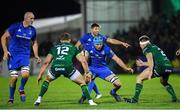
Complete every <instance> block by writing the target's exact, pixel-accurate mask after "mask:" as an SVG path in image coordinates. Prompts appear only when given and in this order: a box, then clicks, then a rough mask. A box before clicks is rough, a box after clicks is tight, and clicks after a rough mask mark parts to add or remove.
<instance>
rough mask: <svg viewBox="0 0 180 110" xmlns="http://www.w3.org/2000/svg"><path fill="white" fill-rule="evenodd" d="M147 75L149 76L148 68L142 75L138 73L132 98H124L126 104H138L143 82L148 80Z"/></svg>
mask: <svg viewBox="0 0 180 110" xmlns="http://www.w3.org/2000/svg"><path fill="white" fill-rule="evenodd" d="M148 75H149V68H146V69H145V70H144V71H143V72H142V73H140V74H139V75H138V76H137V81H136V87H135V93H134V96H133V98H124V100H125V101H126V102H128V103H137V102H138V100H139V96H140V93H141V91H142V88H143V81H144V80H147V79H148Z"/></svg>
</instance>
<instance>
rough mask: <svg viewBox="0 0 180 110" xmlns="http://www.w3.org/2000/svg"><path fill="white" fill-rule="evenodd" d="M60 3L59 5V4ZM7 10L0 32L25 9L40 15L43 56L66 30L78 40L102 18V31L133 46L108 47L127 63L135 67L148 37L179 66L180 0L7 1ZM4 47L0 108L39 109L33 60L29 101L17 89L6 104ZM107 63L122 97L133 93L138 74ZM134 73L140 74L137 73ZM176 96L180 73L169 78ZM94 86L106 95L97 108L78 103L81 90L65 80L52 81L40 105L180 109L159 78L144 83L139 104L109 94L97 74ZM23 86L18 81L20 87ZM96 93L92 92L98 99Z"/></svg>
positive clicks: (0, 63)
mask: <svg viewBox="0 0 180 110" xmlns="http://www.w3.org/2000/svg"><path fill="white" fill-rule="evenodd" d="M59 2H61V3H59ZM3 5H4V6H6V8H3V7H0V13H1V16H0V36H2V34H3V32H4V31H5V29H6V28H7V27H8V26H9V25H10V24H12V23H14V22H17V21H21V20H23V14H24V12H26V11H33V12H34V13H35V16H36V20H35V22H34V26H35V27H36V28H37V39H38V42H39V54H40V56H41V57H42V58H43V59H44V57H45V56H46V55H47V53H48V51H49V49H50V48H51V46H52V45H53V44H56V43H57V37H58V36H59V35H60V34H61V33H62V32H65V31H66V32H69V33H71V34H72V36H73V42H72V43H75V42H76V41H77V40H78V39H79V38H80V37H81V35H83V34H84V33H86V32H90V25H91V23H93V22H98V23H99V24H100V25H101V27H102V29H101V33H102V34H105V35H106V36H107V37H112V38H115V39H119V40H122V41H125V42H128V43H130V44H131V45H132V47H130V48H128V49H125V48H123V47H121V46H115V45H109V44H108V45H109V46H110V47H111V48H112V49H113V51H114V52H115V53H116V54H117V55H118V56H119V57H120V58H122V59H123V60H124V61H125V62H126V63H127V64H128V65H130V66H132V67H133V68H134V69H135V70H136V66H135V63H134V61H135V59H136V58H138V57H142V53H141V51H140V48H139V47H138V37H139V36H140V35H143V34H147V35H150V37H151V38H152V42H154V43H155V44H156V45H158V46H159V47H161V48H162V49H163V50H164V52H165V53H166V54H167V56H168V57H169V58H170V60H171V62H172V63H173V65H174V67H175V68H176V70H179V68H180V59H179V57H177V56H176V55H175V52H176V50H177V49H178V48H180V37H179V35H180V12H179V10H180V0H63V1H61V0H29V1H27V0H14V1H12V0H6V1H3ZM2 55H3V52H2V47H1V45H0V109H37V108H35V107H34V106H33V103H34V101H35V100H36V98H37V95H38V93H39V90H40V88H41V84H42V82H41V83H40V85H38V84H37V81H36V78H37V76H36V75H35V74H37V73H38V71H39V68H40V66H41V65H37V64H36V62H35V61H34V59H33V55H32V58H31V72H30V73H31V75H32V76H31V77H30V78H29V81H28V83H27V85H26V87H25V91H26V93H27V101H26V103H22V102H21V101H20V99H19V93H18V89H17V90H16V92H15V103H14V105H13V106H9V105H8V104H7V100H8V92H9V91H8V90H9V88H8V87H9V77H8V76H9V74H8V70H7V66H6V62H4V61H2ZM108 64H109V67H110V68H111V69H112V70H113V71H114V72H115V73H117V74H118V77H119V78H120V80H121V81H122V84H123V86H122V88H121V89H120V90H119V91H118V94H120V95H121V96H122V97H131V96H132V95H133V94H134V86H135V82H136V81H135V80H136V76H137V74H134V75H126V74H124V73H125V71H123V70H121V68H118V66H117V65H116V64H115V63H114V62H112V61H111V60H110V61H109V60H108ZM135 73H136V72H135ZM169 82H170V83H171V84H172V85H173V87H174V89H175V91H176V93H177V97H178V98H179V96H180V85H179V83H180V75H179V74H173V75H171V76H170V78H169ZM96 84H97V86H98V88H99V90H100V92H101V93H102V95H103V97H102V98H100V99H98V100H96V99H95V102H97V103H98V106H97V107H90V106H89V105H88V103H87V102H85V104H82V105H79V104H78V102H77V101H78V99H79V98H80V97H81V90H80V88H79V87H78V86H77V85H75V84H73V83H72V82H71V81H69V80H67V79H66V78H63V77H61V78H59V79H58V80H56V81H54V82H52V83H51V86H50V87H49V90H48V92H47V93H46V95H45V96H44V99H43V102H42V104H41V105H40V106H39V108H38V109H77V110H80V109H96V110H97V109H107V110H109V109H147V110H148V109H149V110H152V109H180V106H179V102H178V103H171V102H170V97H169V94H168V93H167V92H166V91H165V90H164V88H163V86H162V85H161V84H160V83H159V79H158V78H155V79H153V80H151V81H147V82H145V83H144V87H143V91H142V94H141V97H140V102H139V103H138V104H128V103H125V102H120V103H117V102H115V100H114V99H113V98H112V97H111V96H110V95H109V91H110V89H112V85H111V84H110V83H108V82H104V81H103V80H101V79H99V78H97V79H96ZM19 85H20V79H19V80H18V82H17V87H19ZM94 96H95V93H94V92H93V93H92V97H93V98H94Z"/></svg>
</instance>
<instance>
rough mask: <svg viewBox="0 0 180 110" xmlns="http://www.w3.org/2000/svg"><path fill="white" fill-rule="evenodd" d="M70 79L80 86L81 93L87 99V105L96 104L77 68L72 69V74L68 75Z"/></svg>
mask: <svg viewBox="0 0 180 110" xmlns="http://www.w3.org/2000/svg"><path fill="white" fill-rule="evenodd" d="M70 79H71V80H72V81H73V82H75V83H76V84H78V85H80V86H81V90H82V92H83V95H84V96H85V97H86V98H87V99H88V100H89V105H97V104H96V103H94V102H93V100H92V98H91V96H90V93H89V90H88V87H87V85H86V82H85V80H84V78H83V76H82V75H81V74H80V72H79V71H78V70H76V71H74V73H73V75H72V76H71V77H70Z"/></svg>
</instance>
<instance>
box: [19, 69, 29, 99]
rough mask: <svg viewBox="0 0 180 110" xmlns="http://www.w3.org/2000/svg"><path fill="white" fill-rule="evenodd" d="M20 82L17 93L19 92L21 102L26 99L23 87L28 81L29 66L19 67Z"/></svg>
mask: <svg viewBox="0 0 180 110" xmlns="http://www.w3.org/2000/svg"><path fill="white" fill-rule="evenodd" d="M21 76H22V78H21V84H20V87H19V94H20V99H21V101H22V102H25V101H26V95H25V91H24V87H25V85H26V83H27V81H28V78H29V66H24V67H22V68H21Z"/></svg>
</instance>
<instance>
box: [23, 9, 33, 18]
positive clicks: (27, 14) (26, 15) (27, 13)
mask: <svg viewBox="0 0 180 110" xmlns="http://www.w3.org/2000/svg"><path fill="white" fill-rule="evenodd" d="M30 14H32V15H34V14H33V12H30V11H28V12H25V14H24V19H25V18H27V17H28V16H29V15H30Z"/></svg>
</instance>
